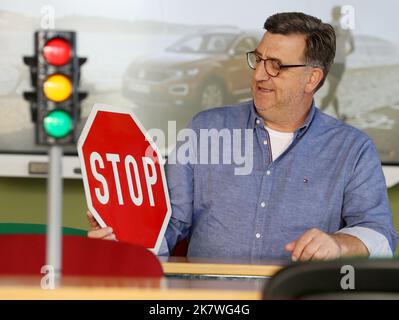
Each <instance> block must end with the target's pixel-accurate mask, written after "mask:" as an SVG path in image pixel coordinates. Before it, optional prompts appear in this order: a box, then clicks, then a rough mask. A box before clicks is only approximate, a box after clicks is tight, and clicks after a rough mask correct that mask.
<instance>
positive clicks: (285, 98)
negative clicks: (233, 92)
mask: <svg viewBox="0 0 399 320" xmlns="http://www.w3.org/2000/svg"><path fill="white" fill-rule="evenodd" d="M305 46H306V42H305V36H303V35H296V34H293V35H281V34H273V33H270V32H266V33H265V34H264V36H263V38H262V40H261V42H260V43H259V45H258V47H257V48H256V53H257V54H258V55H259V57H261V58H262V59H277V60H279V61H280V64H282V65H290V64H303V63H304V58H303V56H304V50H305ZM306 69H307V68H306V67H299V68H287V69H284V68H282V69H281V70H280V73H279V75H278V76H276V77H271V76H269V75H268V74H267V73H266V70H265V65H264V61H262V62H260V63H259V64H258V65H257V67H256V70H254V71H253V75H252V94H253V98H254V101H255V106H256V109H257V111H258V113H259V114H261V115H264V114H268V115H273V114H281V113H283V114H284V113H286V112H289V111H290V110H292V108H294V107H295V105H297V104H298V103H299V104H300V102H301V101H302V99H303V95H304V89H305V85H306V82H307V79H308V76H307V73H306V72H307V70H306Z"/></svg>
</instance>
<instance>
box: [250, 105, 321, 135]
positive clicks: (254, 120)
mask: <svg viewBox="0 0 399 320" xmlns="http://www.w3.org/2000/svg"><path fill="white" fill-rule="evenodd" d="M316 111H317V108H316V105H315V102H314V100H312V106H311V107H310V111H309V114H308V115H307V117H306V119H305V122H304V123H303V125H302V126H301V127H299V128H298V129H296V130H295V132H294V135H295V137H300V136H302V135H303V134H304V133H305V132H306V131H307V129H308V128H309V126H310V124H311V123H312V121H313V119H314V116H315V114H316ZM257 126H261V127H264V121H263V119H262V117H260V116H259V115H258V113H257V112H256V109H255V102H254V101H253V100H252V105H251V109H250V114H249V120H248V129H254V128H256V127H257Z"/></svg>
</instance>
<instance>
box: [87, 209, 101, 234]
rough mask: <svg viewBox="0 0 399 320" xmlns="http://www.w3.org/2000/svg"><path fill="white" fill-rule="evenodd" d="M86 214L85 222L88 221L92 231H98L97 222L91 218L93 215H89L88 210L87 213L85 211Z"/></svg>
mask: <svg viewBox="0 0 399 320" xmlns="http://www.w3.org/2000/svg"><path fill="white" fill-rule="evenodd" d="M86 214H87V220H88V221H89V223H90V226H91V227H92V228H93V229H100V225H99V223H98V222H97V220H96V219H94V217H93V215H92V214H91V212H90V211H89V210H87V211H86Z"/></svg>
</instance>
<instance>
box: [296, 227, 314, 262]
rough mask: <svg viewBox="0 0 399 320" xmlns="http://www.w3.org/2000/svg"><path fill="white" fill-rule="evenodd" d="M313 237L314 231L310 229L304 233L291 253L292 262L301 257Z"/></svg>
mask: <svg viewBox="0 0 399 320" xmlns="http://www.w3.org/2000/svg"><path fill="white" fill-rule="evenodd" d="M314 237H315V230H313V229H311V230H309V231H306V232H305V233H304V234H303V235H302V236H301V237H300V238H299V239H298V240H297V241H296V244H295V249H294V251H293V252H292V260H293V261H298V260H299V258H300V257H301V255H302V252H303V250H304V249H305V247H306V246H307V245H308V243H309V242H310V241H312V239H313V238H314Z"/></svg>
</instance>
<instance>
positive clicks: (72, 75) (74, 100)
mask: <svg viewBox="0 0 399 320" xmlns="http://www.w3.org/2000/svg"><path fill="white" fill-rule="evenodd" d="M54 39H57V41H58V44H59V42H61V44H62V46H61V47H57V46H54V45H50V44H51V43H54V41H53V40H54ZM59 40H60V41H59ZM34 48H35V54H34V56H33V57H24V58H23V61H24V63H25V64H26V65H28V66H29V67H30V74H31V85H32V87H33V89H34V91H32V92H24V94H23V96H24V98H25V99H26V100H27V101H29V102H30V104H31V118H32V121H33V122H35V124H36V129H35V136H36V143H37V144H39V145H66V144H73V143H75V142H76V140H77V134H78V132H77V127H78V123H79V121H80V114H81V110H80V103H81V101H82V100H83V99H84V98H86V97H87V93H86V92H79V80H80V67H81V66H82V65H83V64H84V63H85V62H86V60H87V59H86V58H79V57H78V56H77V51H76V33H75V32H73V31H59V30H43V31H36V32H35V34H34ZM63 49H64V50H63ZM48 52H50V56H49V55H46V54H45V53H48ZM49 57H50V58H49ZM59 57H61V58H62V59H63V61H62V62H61V63H59V61H60V60H59ZM57 59H58V60H57ZM54 61H55V62H56V63H54ZM53 75H58V76H59V77H58V78H57V80H62V81H61V82H59V81H58V83H57V82H55V81H52V78H54V77H52V78H51V76H53ZM46 88H47V91H46ZM57 90H58V91H57ZM63 91H64V92H63ZM49 92H50V94H49ZM53 96H55V97H59V96H61V97H64V98H62V99H58V98H57V99H54V98H53ZM55 110H59V111H62V112H58V115H61V116H62V117H61V118H59V119H57V117H54V115H55V114H56V113H52V111H55ZM50 114H51V115H50ZM49 115H50V116H49ZM68 117H69V118H70V119H68ZM69 121H70V122H69ZM57 123H58V125H61V126H62V125H66V124H68V126H67V128H69V130H67V129H65V130H64V131H57ZM49 124H50V129H51V130H49V127H48V125H49ZM54 128H55V129H54ZM54 132H55V133H54ZM60 132H61V133H60Z"/></svg>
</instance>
